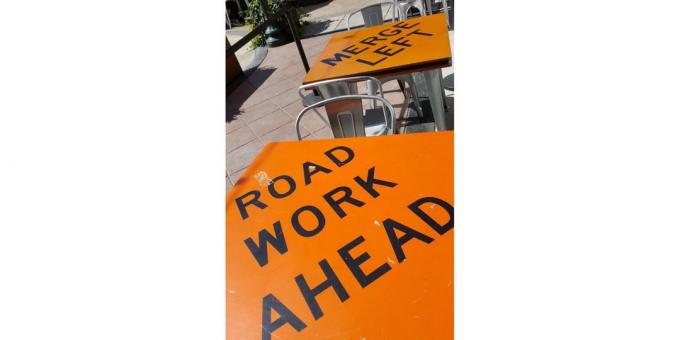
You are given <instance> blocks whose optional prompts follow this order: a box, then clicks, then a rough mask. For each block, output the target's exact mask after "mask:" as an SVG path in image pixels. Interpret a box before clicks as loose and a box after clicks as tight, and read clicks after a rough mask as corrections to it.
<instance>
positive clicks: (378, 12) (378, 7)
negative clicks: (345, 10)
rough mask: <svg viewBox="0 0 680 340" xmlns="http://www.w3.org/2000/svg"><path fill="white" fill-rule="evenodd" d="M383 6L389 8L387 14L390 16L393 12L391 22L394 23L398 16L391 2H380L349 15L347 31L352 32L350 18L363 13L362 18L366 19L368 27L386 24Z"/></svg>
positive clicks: (365, 23) (346, 21) (346, 20)
mask: <svg viewBox="0 0 680 340" xmlns="http://www.w3.org/2000/svg"><path fill="white" fill-rule="evenodd" d="M383 6H387V11H386V14H388V15H389V12H390V11H392V19H391V20H390V21H394V20H395V19H396V18H397V14H396V11H395V10H394V6H393V4H392V3H391V2H379V3H377V4H373V5H370V6H366V7H364V8H361V9H358V10H356V11H353V12H351V13H349V15H348V16H347V19H345V23H346V24H347V30H348V31H349V30H350V24H349V20H350V18H351V17H352V16H353V15H355V14H357V13H361V16H362V17H363V18H364V26H366V27H370V26H377V25H382V24H384V23H385V18H384V17H383V9H382V8H383Z"/></svg>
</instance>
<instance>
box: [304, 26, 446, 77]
mask: <svg viewBox="0 0 680 340" xmlns="http://www.w3.org/2000/svg"><path fill="white" fill-rule="evenodd" d="M447 66H451V49H450V45H449V34H448V29H447V26H446V18H445V16H444V14H443V13H440V14H435V15H429V16H423V17H417V18H412V19H409V20H405V21H396V22H390V23H386V24H383V25H379V26H372V27H367V28H364V29H358V30H352V31H348V32H344V33H339V34H336V35H334V36H333V37H332V38H331V40H330V41H329V42H328V45H326V48H325V49H324V50H323V51H322V52H321V54H320V56H319V58H318V59H317V60H316V62H315V63H314V65H312V68H311V69H310V70H309V73H307V75H306V76H305V79H304V80H303V83H304V84H307V83H311V82H316V81H321V80H327V79H335V78H342V77H351V76H357V75H371V76H380V75H387V74H396V73H404V72H413V71H415V70H424V69H432V68H441V67H447Z"/></svg>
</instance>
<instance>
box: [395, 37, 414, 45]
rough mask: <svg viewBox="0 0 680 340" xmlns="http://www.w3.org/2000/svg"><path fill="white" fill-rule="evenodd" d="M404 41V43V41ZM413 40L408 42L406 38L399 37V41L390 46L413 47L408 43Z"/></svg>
mask: <svg viewBox="0 0 680 340" xmlns="http://www.w3.org/2000/svg"><path fill="white" fill-rule="evenodd" d="M402 40H404V41H402ZM409 41H411V40H406V37H399V38H397V40H395V41H393V42H391V43H390V44H392V45H399V46H406V47H411V46H413V45H411V44H409V43H408V42H409Z"/></svg>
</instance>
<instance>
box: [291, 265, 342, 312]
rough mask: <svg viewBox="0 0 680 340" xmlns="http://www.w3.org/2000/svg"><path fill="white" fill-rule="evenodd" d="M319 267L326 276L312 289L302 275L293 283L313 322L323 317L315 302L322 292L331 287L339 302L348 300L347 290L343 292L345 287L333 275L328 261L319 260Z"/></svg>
mask: <svg viewBox="0 0 680 340" xmlns="http://www.w3.org/2000/svg"><path fill="white" fill-rule="evenodd" d="M319 266H320V267H321V270H322V271H323V273H324V274H326V281H324V282H321V283H320V284H319V285H318V286H316V287H314V288H309V284H307V281H306V280H305V277H304V276H302V274H300V275H298V276H296V277H295V283H297V285H298V288H300V292H301V293H302V296H303V297H304V298H305V302H307V307H309V311H311V312H312V315H313V316H314V320H318V319H319V318H320V317H322V316H323V311H322V310H321V307H319V303H318V302H317V301H316V296H317V295H319V294H321V293H322V292H323V291H324V290H326V289H328V288H331V287H332V288H333V290H335V294H337V295H338V298H340V301H341V302H345V300H347V299H349V294H347V290H345V287H343V286H342V283H340V279H338V276H337V275H335V273H334V272H333V269H331V266H330V265H329V264H328V261H326V259H323V260H321V261H320V262H319Z"/></svg>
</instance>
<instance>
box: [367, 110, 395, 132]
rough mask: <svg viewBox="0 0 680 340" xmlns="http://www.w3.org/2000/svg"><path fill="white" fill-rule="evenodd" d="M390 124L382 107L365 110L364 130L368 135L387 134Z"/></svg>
mask: <svg viewBox="0 0 680 340" xmlns="http://www.w3.org/2000/svg"><path fill="white" fill-rule="evenodd" d="M389 129H390V124H389V123H387V122H385V114H384V112H383V109H382V108H375V109H367V110H366V111H365V112H364V131H365V133H366V136H380V135H386V134H387V133H388V131H389Z"/></svg>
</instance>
